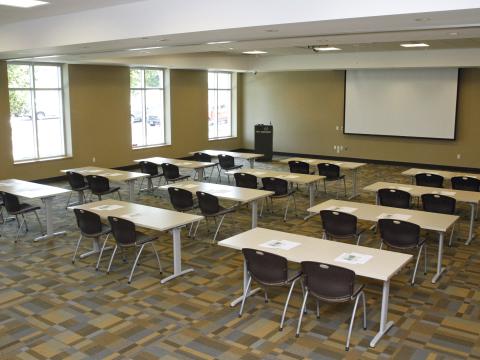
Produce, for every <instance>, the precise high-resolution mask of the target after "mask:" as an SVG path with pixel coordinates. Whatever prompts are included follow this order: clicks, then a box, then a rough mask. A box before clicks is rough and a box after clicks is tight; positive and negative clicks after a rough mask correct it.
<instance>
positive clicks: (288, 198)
mask: <svg viewBox="0 0 480 360" xmlns="http://www.w3.org/2000/svg"><path fill="white" fill-rule="evenodd" d="M289 203H290V196H288V197H287V205H285V214H284V215H283V221H287V213H288V204H289Z"/></svg>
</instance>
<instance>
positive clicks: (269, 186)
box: [262, 177, 288, 195]
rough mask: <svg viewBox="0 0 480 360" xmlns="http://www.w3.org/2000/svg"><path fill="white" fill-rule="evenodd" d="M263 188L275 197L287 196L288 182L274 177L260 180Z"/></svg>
mask: <svg viewBox="0 0 480 360" xmlns="http://www.w3.org/2000/svg"><path fill="white" fill-rule="evenodd" d="M262 184H263V188H264V189H265V190H268V191H273V192H274V193H275V195H286V194H288V181H287V180H284V179H278V178H274V177H265V178H262Z"/></svg>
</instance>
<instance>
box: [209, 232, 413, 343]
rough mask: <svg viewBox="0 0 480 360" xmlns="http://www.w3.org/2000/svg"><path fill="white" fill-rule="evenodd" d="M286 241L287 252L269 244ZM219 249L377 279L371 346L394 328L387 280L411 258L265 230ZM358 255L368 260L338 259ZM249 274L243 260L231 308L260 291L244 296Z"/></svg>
mask: <svg viewBox="0 0 480 360" xmlns="http://www.w3.org/2000/svg"><path fill="white" fill-rule="evenodd" d="M272 241H273V242H277V243H278V242H283V241H285V242H290V246H293V247H292V248H290V249H289V250H286V249H282V248H275V247H274V246H271V245H269V244H268V243H269V242H272ZM218 245H220V246H224V247H227V248H231V249H235V250H242V249H243V248H252V249H256V250H261V251H262V250H263V251H268V252H271V253H274V254H276V255H280V256H283V257H285V258H286V259H287V260H288V261H291V262H295V263H301V262H302V261H316V262H320V263H326V264H330V265H336V266H342V267H345V268H347V269H350V270H352V271H354V272H355V274H356V275H357V276H362V277H365V278H368V279H373V280H378V281H381V282H382V283H383V291H382V305H381V313H380V326H379V330H378V332H377V334H376V335H375V337H374V338H373V339H372V341H371V342H370V346H371V347H375V346H376V345H377V343H378V341H379V340H380V339H381V338H382V336H383V335H384V334H385V333H386V332H387V331H388V330H389V329H390V328H391V327H392V326H393V325H394V322H393V321H388V302H389V294H390V280H391V279H392V277H393V276H394V275H396V274H397V273H398V272H399V271H400V270H401V269H402V268H403V267H404V266H405V265H406V264H407V263H408V262H409V261H410V260H411V259H412V257H413V256H412V255H409V254H403V253H398V252H393V251H387V250H380V249H374V248H369V247H364V246H358V245H352V244H345V243H341V242H336V241H331V240H324V239H318V238H313V237H308V236H303V235H297V234H291V233H286V232H282V231H276V230H269V229H264V228H260V227H257V228H255V229H252V230H248V231H246V232H244V233H241V234H238V235H235V236H232V237H230V238H228V239H225V240H222V241H220V242H219V243H218ZM351 253H356V254H361V255H365V256H367V257H370V259H369V260H368V261H367V262H365V263H363V264H358V263H352V262H345V260H343V261H342V260H339V259H340V258H341V257H343V256H344V255H345V254H347V255H348V254H351ZM248 280H249V274H248V271H247V268H246V264H245V260H244V268H243V295H242V296H240V297H239V298H237V299H235V300H234V301H232V303H231V304H230V305H231V306H232V307H233V306H235V305H237V304H238V303H239V302H241V301H242V299H243V296H251V295H253V294H255V293H256V292H258V291H259V290H260V289H259V288H258V289H252V290H251V291H250V292H249V293H248V294H245V291H246V288H247V283H248Z"/></svg>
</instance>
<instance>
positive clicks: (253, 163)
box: [248, 159, 255, 169]
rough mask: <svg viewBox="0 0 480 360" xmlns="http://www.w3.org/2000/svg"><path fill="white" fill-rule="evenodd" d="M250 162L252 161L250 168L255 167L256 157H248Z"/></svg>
mask: <svg viewBox="0 0 480 360" xmlns="http://www.w3.org/2000/svg"><path fill="white" fill-rule="evenodd" d="M248 162H249V163H250V169H254V168H255V159H248Z"/></svg>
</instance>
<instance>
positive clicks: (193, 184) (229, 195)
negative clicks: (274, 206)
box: [160, 181, 274, 203]
mask: <svg viewBox="0 0 480 360" xmlns="http://www.w3.org/2000/svg"><path fill="white" fill-rule="evenodd" d="M169 187H178V188H181V189H185V190H188V191H190V192H192V193H195V192H197V191H203V192H206V193H209V194H212V195H215V196H217V197H218V198H220V199H225V200H232V201H238V202H244V203H247V202H250V201H253V200H258V199H263V198H265V197H267V196H270V195H273V194H274V192H273V191H266V190H259V189H246V188H241V187H236V186H230V185H221V184H212V183H205V182H197V181H179V182H176V183H174V184H168V185H163V186H160V189H164V190H166V189H168V188H169Z"/></svg>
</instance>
